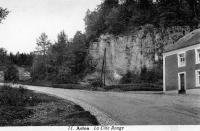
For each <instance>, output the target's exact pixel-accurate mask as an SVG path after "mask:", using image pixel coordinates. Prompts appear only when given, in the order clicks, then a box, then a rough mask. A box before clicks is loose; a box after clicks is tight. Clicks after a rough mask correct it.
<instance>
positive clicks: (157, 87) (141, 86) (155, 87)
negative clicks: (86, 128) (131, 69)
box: [20, 81, 163, 92]
mask: <svg viewBox="0 0 200 131" xmlns="http://www.w3.org/2000/svg"><path fill="white" fill-rule="evenodd" d="M20 83H21V84H27V85H33V86H47V87H53V88H62V89H79V90H95V91H119V92H123V91H162V90H163V89H162V88H163V85H162V83H158V84H154V83H144V82H141V83H133V84H118V85H109V86H104V87H98V86H94V85H92V84H91V85H81V84H53V83H51V82H45V81H41V82H20Z"/></svg>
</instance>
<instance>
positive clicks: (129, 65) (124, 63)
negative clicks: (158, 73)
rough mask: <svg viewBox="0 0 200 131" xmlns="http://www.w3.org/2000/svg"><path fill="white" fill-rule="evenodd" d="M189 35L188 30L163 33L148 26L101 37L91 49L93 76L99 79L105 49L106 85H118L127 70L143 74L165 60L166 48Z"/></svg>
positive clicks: (177, 28)
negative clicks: (142, 72) (121, 33)
mask: <svg viewBox="0 0 200 131" xmlns="http://www.w3.org/2000/svg"><path fill="white" fill-rule="evenodd" d="M189 32H190V29H189V27H180V26H178V27H171V28H167V29H164V30H161V29H156V28H154V27H153V26H151V25H146V26H143V27H141V29H139V30H137V31H134V32H133V33H128V34H126V35H121V36H113V35H110V34H104V35H101V37H100V38H99V39H98V41H97V42H94V43H93V44H91V47H90V55H91V56H92V58H93V61H94V62H96V63H97V67H96V72H95V73H94V74H95V75H94V74H93V76H94V77H100V74H101V68H102V61H103V57H104V51H105V48H106V53H105V54H106V57H105V58H106V84H108V85H110V84H116V83H118V82H119V81H120V79H121V78H122V77H123V76H124V75H125V74H126V73H127V72H128V71H131V72H135V73H140V71H141V68H142V67H144V66H145V67H146V68H147V69H152V68H153V67H155V64H156V62H158V61H162V52H163V50H164V47H165V46H166V45H169V44H174V43H175V42H176V41H177V40H178V39H179V38H181V37H182V36H184V35H185V34H187V33H189Z"/></svg>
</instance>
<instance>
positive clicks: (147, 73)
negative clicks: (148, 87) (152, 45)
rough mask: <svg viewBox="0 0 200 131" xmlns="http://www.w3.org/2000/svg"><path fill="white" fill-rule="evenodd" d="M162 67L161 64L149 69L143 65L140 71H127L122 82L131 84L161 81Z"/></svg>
mask: <svg viewBox="0 0 200 131" xmlns="http://www.w3.org/2000/svg"><path fill="white" fill-rule="evenodd" d="M162 77H163V74H162V69H160V65H159V64H158V67H155V68H153V69H147V68H146V67H143V68H142V69H141V72H140V73H135V72H130V71H129V72H127V73H126V74H125V75H124V76H123V77H122V79H121V81H120V83H121V84H130V83H159V82H160V81H162Z"/></svg>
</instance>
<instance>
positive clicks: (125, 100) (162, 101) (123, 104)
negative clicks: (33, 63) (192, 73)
mask: <svg viewBox="0 0 200 131" xmlns="http://www.w3.org/2000/svg"><path fill="white" fill-rule="evenodd" d="M26 87H27V88H28V89H31V90H35V91H39V92H44V93H48V94H51V95H55V96H58V97H62V98H64V99H68V100H71V101H73V102H75V103H77V104H79V105H81V106H82V107H84V108H85V109H86V110H89V111H90V112H91V113H92V114H94V115H95V116H96V117H97V119H98V120H99V121H100V123H101V124H102V125H108V124H122V125H152V124H153V125H185V124H187V125H191V124H192V125H194V124H200V89H194V90H191V91H190V92H188V94H187V95H178V94H176V93H174V92H171V93H167V94H152V93H137V92H126V93H119V92H95V91H84V90H69V89H57V88H49V87H38V86H26Z"/></svg>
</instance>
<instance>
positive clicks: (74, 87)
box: [52, 84, 86, 89]
mask: <svg viewBox="0 0 200 131" xmlns="http://www.w3.org/2000/svg"><path fill="white" fill-rule="evenodd" d="M52 86H53V87H54V88H63V89H84V88H86V87H85V86H83V85H80V84H52Z"/></svg>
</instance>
